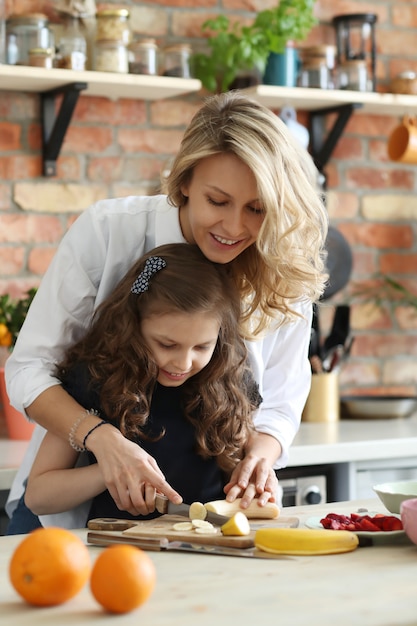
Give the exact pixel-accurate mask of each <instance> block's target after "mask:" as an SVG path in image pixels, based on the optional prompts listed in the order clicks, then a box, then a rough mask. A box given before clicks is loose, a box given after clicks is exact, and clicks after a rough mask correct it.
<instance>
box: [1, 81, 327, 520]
mask: <svg viewBox="0 0 417 626" xmlns="http://www.w3.org/2000/svg"><path fill="white" fill-rule="evenodd" d="M316 180H317V171H316V170H315V168H314V167H313V164H312V160H311V158H310V156H309V155H308V154H307V152H306V151H304V149H303V148H301V147H300V145H299V144H298V143H297V142H296V140H294V139H293V138H292V136H291V134H290V133H289V131H288V129H287V128H286V126H285V124H284V123H283V122H282V121H281V120H280V119H279V118H278V117H277V116H276V115H275V114H274V113H272V112H271V111H270V110H269V109H267V108H266V107H264V106H262V105H260V104H259V103H257V102H255V101H253V100H251V99H249V98H246V97H244V96H242V95H240V94H239V93H238V92H228V93H224V94H220V95H217V96H213V97H211V98H210V99H208V100H207V102H206V103H205V104H204V105H203V106H202V107H201V109H200V110H199V111H198V112H197V113H196V115H195V116H194V118H193V119H192V121H191V123H190V125H189V127H188V129H187V130H186V132H185V134H184V138H183V141H182V143H181V146H180V149H179V151H178V154H177V155H176V158H175V160H174V163H173V166H172V169H171V172H170V174H169V176H168V179H167V181H166V190H167V195H158V196H152V197H137V196H135V197H128V198H119V199H113V200H104V201H100V202H98V203H97V204H96V205H94V206H92V207H91V208H90V209H88V210H86V211H85V212H84V213H83V214H82V215H81V216H80V217H79V218H78V219H77V220H76V222H75V223H74V225H73V226H72V227H71V228H70V230H69V231H68V233H67V234H66V235H65V237H64V238H63V240H62V242H61V244H60V246H59V249H58V251H57V254H56V255H55V258H54V260H53V261H52V263H51V265H50V267H49V268H48V271H47V272H46V274H45V276H44V278H43V280H42V283H41V285H40V288H39V290H38V292H37V294H36V297H35V299H34V301H33V303H32V306H31V310H30V311H29V315H28V317H27V318H26V321H25V324H24V325H23V327H22V330H21V332H20V334H19V339H18V341H17V343H16V346H15V348H14V350H13V354H12V355H11V357H10V358H9V359H8V361H7V363H6V378H7V387H8V393H9V396H10V397H11V401H12V403H13V405H14V406H16V408H18V409H20V410H22V411H25V412H26V414H27V415H28V416H29V417H30V418H31V419H33V420H34V421H36V422H37V423H38V424H40V425H41V426H43V427H44V428H46V429H47V430H49V431H51V432H53V433H54V434H55V435H57V436H58V437H61V438H62V439H64V440H67V441H68V437H69V433H70V432H71V430H72V428H73V424H74V423H75V422H76V420H77V419H78V417H79V415H80V413H81V412H82V410H83V407H82V405H80V404H79V403H77V402H76V401H75V400H74V399H73V398H71V397H70V396H69V395H68V394H67V393H66V392H65V390H64V389H63V387H62V385H61V383H60V381H59V379H57V377H56V375H55V368H54V365H55V363H56V362H58V361H60V360H61V359H62V358H63V353H64V350H66V349H67V348H68V346H70V345H71V344H72V343H74V342H76V341H77V340H79V339H80V338H81V337H82V336H83V335H84V334H85V331H86V328H87V327H88V324H89V320H90V319H91V316H92V314H93V311H94V310H95V309H96V308H97V307H98V306H99V305H100V303H101V302H103V300H104V299H105V298H106V297H107V296H108V295H109V294H110V293H111V292H112V290H113V289H114V287H115V285H116V283H117V282H118V280H119V279H120V277H121V276H123V275H124V273H125V272H126V270H127V269H128V268H129V267H130V266H131V265H132V264H133V263H134V261H135V260H136V259H137V258H138V256H140V255H141V254H143V253H144V252H146V251H149V250H151V249H152V248H154V247H155V246H158V245H161V244H164V243H171V242H184V243H189V244H190V243H195V244H196V245H198V247H199V248H200V250H201V251H202V252H203V254H204V255H205V256H206V257H207V258H208V259H210V260H211V261H214V262H217V263H221V264H227V265H228V266H229V269H230V272H231V274H232V277H233V280H234V282H235V284H236V285H237V287H238V289H239V292H240V296H241V302H242V307H243V318H242V332H244V333H245V337H247V347H248V350H249V358H250V362H251V367H252V371H253V374H254V377H255V379H256V381H257V383H258V384H259V388H260V393H261V396H262V397H263V403H262V405H261V406H260V408H259V410H258V411H257V412H256V413H255V415H254V424H255V427H256V433H255V435H253V437H252V438H251V445H250V446H248V447H247V448H246V450H245V456H244V458H243V459H242V461H241V462H240V463H238V464H237V466H236V468H235V470H234V471H233V472H232V476H231V480H230V483H229V485H228V486H227V487H226V490H227V499H228V500H230V501H233V500H234V499H235V498H237V497H242V503H241V506H242V508H245V507H246V506H248V505H249V504H250V502H251V501H252V499H253V498H254V497H258V496H259V495H262V494H263V493H264V492H266V493H273V494H274V492H275V489H276V478H275V473H274V472H273V471H272V468H273V467H274V468H280V467H284V466H285V465H286V462H287V459H288V449H289V446H290V445H291V442H292V440H293V438H294V436H295V434H296V432H297V429H298V427H299V423H300V419H301V412H302V409H303V407H304V404H305V400H306V398H307V395H308V391H309V388H310V380H311V370H310V364H309V361H308V344H309V340H310V329H311V310H312V305H311V303H312V302H313V301H314V300H316V299H317V298H318V297H319V296H320V294H321V293H322V291H323V288H324V284H325V282H326V275H325V273H324V271H323V269H324V261H323V248H324V243H325V238H326V233H327V215H326V212H325V208H324V206H323V203H322V199H321V195H320V192H319V189H318V188H317V185H316ZM51 303H53V314H51ZM84 408H85V407H84ZM97 421H98V418H97V417H94V416H93V415H90V416H89V417H88V418H87V419H85V420H84V421H83V423H82V424H81V425H80V426H79V428H78V429H77V433H76V436H75V441H76V443H77V444H78V445H80V443H82V440H83V437H84V436H85V435H86V433H87V432H88V431H89V430H90V429H91V428H92V427H93V426H94V424H95V423H97ZM43 433H44V431H43V430H42V429H39V428H36V429H35V434H34V436H33V438H32V440H33V441H32V442H31V445H30V447H29V450H28V453H27V455H26V457H25V460H24V462H23V464H22V466H21V468H20V470H19V472H18V474H17V477H16V479H15V482H14V485H13V487H12V489H11V492H10V496H9V500H8V503H7V511H8V513H9V515H10V514H11V513H12V511H13V510H14V509H15V508H16V506H17V504H18V502H19V501H20V504H22V494H23V492H24V483H25V480H26V477H27V475H28V472H29V469H30V466H31V463H32V461H33V458H34V455H35V454H36V449H37V446H38V444H39V440H40V439H41V437H42V436H43ZM89 447H90V449H91V451H92V452H93V453H94V455H95V457H96V458H97V462H98V464H99V466H100V468H101V471H102V473H103V477H104V481H105V483H106V486H107V488H108V489H109V491H110V493H111V495H112V497H113V499H114V500H115V502H116V503H117V505H118V507H119V508H120V509H121V510H125V511H129V512H131V513H132V514H138V513H145V512H146V506H145V503H144V500H143V497H142V494H141V492H140V491H139V490H138V489H137V488H136V485H138V484H143V483H144V482H148V483H150V484H152V485H153V486H154V487H155V488H157V489H158V490H159V491H162V493H164V494H165V495H166V496H167V497H168V498H170V499H171V500H173V501H175V499H176V497H177V496H176V493H175V490H172V489H171V488H170V486H169V485H168V484H167V483H163V482H162V481H161V480H160V477H159V476H158V475H157V474H156V473H155V472H154V471H153V469H152V467H150V466H149V465H144V464H143V463H142V458H141V449H140V447H139V446H137V445H134V444H132V442H130V441H129V440H128V439H127V438H125V437H123V436H122V435H120V433H117V432H116V429H111V428H98V429H96V430H95V431H94V432H93V433H92V434H91V435H90V437H89ZM272 497H273V496H272ZM19 511H20V510H19V509H18V510H17V518H15V519H17V520H18V514H19ZM23 514H24V510H23ZM12 521H13V520H12ZM54 522H55V523H57V520H56V519H55V520H54ZM59 523H60V524H61V525H62V526H67V527H72V526H74V525H75V526H78V525H82V523H83V522H82V520H81V519H75V518H70V517H68V516H63V517H62V518H61V519H60V521H59ZM17 525H18V522H17ZM15 528H16V526H15Z"/></svg>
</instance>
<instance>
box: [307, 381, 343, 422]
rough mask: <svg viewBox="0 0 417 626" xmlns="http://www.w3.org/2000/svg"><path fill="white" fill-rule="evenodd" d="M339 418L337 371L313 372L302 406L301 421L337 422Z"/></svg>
mask: <svg viewBox="0 0 417 626" xmlns="http://www.w3.org/2000/svg"><path fill="white" fill-rule="evenodd" d="M339 418H340V393H339V376H338V374H337V372H323V373H322V374H313V375H312V377H311V388H310V393H309V395H308V398H307V402H306V405H305V407H304V411H303V415H302V420H303V422H337V421H338V420H339Z"/></svg>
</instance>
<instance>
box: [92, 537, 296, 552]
mask: <svg viewBox="0 0 417 626" xmlns="http://www.w3.org/2000/svg"><path fill="white" fill-rule="evenodd" d="M87 542H88V543H90V544H93V545H98V546H107V545H113V544H117V543H129V544H130V545H134V546H137V547H138V548H142V550H147V551H158V552H160V551H164V550H174V551H176V552H193V553H196V554H212V555H217V556H234V557H236V556H240V557H247V558H251V559H291V558H294V557H290V556H284V555H280V554H271V553H269V552H262V550H258V549H257V548H255V547H253V548H233V547H227V546H214V545H203V544H197V543H195V542H194V541H193V542H188V541H168V539H166V538H165V537H163V538H160V539H158V538H156V539H149V538H148V539H143V538H141V537H126V536H124V535H120V534H119V533H106V532H89V533H87Z"/></svg>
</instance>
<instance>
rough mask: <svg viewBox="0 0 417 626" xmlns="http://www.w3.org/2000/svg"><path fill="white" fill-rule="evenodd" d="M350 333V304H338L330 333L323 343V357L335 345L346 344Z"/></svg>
mask: <svg viewBox="0 0 417 626" xmlns="http://www.w3.org/2000/svg"><path fill="white" fill-rule="evenodd" d="M349 333H350V306H349V305H348V304H338V305H337V306H336V308H335V311H334V316H333V322H332V327H331V329H330V333H329V334H328V336H327V337H326V339H325V340H324V343H323V358H325V357H326V355H327V354H328V352H329V350H331V348H334V347H335V346H338V345H340V346H344V344H345V342H346V340H347V338H348V336H349Z"/></svg>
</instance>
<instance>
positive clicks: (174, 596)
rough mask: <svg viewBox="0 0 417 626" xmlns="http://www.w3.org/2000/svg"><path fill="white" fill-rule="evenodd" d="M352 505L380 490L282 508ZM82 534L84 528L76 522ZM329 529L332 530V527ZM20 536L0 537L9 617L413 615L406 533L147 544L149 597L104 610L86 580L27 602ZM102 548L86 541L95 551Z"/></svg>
mask: <svg viewBox="0 0 417 626" xmlns="http://www.w3.org/2000/svg"><path fill="white" fill-rule="evenodd" d="M359 506H366V507H367V508H368V509H369V510H371V511H381V512H386V511H385V510H384V507H383V506H382V504H381V503H380V501H379V500H370V501H365V502H364V501H358V502H349V503H338V504H337V505H335V504H328V505H324V506H323V505H318V506H309V507H293V508H291V509H286V514H287V513H288V514H291V515H297V516H299V517H300V521H301V523H303V521H305V519H306V517H307V516H311V515H314V516H316V515H320V516H321V515H325V514H326V513H328V512H331V511H332V512H342V513H350V512H353V511H355V510H357V508H358V507H359ZM76 532H77V534H79V535H80V536H81V537H82V538H83V539H85V537H86V531H85V530H82V531H81V530H80V531H76ZM335 532H336V531H335ZM21 539H22V537H21V536H14V537H0V606H1V614H2V620H4V623H7V624H8V626H20V624H22V623H25V622H26V621H30V623H31V624H32V625H33V626H37V625H38V624H39V625H41V624H46V623H48V624H77V626H86V625H87V624H88V625H89V624H92V623H94V624H95V625H96V626H101V625H107V626H108V625H109V624H110V621H109V620H111V624H112V625H114V626H118V625H119V624H124V625H125V626H130V625H132V626H133V625H135V626H136V625H137V624H138V623H140V624H141V626H178V624H181V626H195V625H196V624H198V626H213V624H218V625H219V626H226V625H229V624H230V623H236V624H239V626H253V624H256V623H261V622H262V621H264V622H265V623H275V622H276V623H279V624H282V625H283V626H290V625H294V626H316V625H317V626H319V625H320V626H321V625H322V624H332V625H335V626H352V624H355V626H402V625H404V626H406V625H407V626H410V625H411V624H416V616H417V594H416V589H415V581H416V580H417V546H415V545H413V544H411V543H404V544H397V545H378V546H372V547H366V548H362V547H361V548H357V549H356V550H354V551H353V552H349V553H344V554H337V555H326V556H300V557H281V558H279V559H277V560H275V559H274V560H260V559H256V560H255V559H254V560H252V559H245V558H236V557H226V556H212V555H200V554H183V553H173V552H158V553H156V552H149V555H150V556H151V558H152V560H153V561H154V563H155V565H156V569H157V584H156V588H155V591H154V593H153V595H152V596H151V598H150V599H149V600H148V602H147V603H146V604H145V605H143V607H141V608H139V609H138V610H136V611H134V612H132V613H129V614H126V615H124V616H112V617H109V615H107V614H106V613H104V612H103V611H102V609H101V608H100V607H99V605H98V604H97V603H96V602H95V600H94V599H93V597H92V595H91V593H90V591H89V588H88V586H86V587H85V588H84V589H83V590H82V591H81V593H80V594H79V595H78V596H76V597H75V598H73V599H72V600H70V601H69V602H68V603H66V604H64V605H61V606H58V607H52V608H47V609H42V608H31V607H29V606H28V605H27V604H25V603H24V602H23V601H22V600H21V599H20V598H19V596H18V595H17V594H16V592H15V591H14V589H13V588H12V587H11V585H10V582H9V579H8V571H7V569H8V563H9V560H10V557H11V554H12V552H13V550H14V548H15V547H16V546H17V545H18V543H19V542H20V541H21ZM102 549H103V548H99V547H94V546H90V548H89V550H90V553H91V555H92V558H93V559H94V558H95V557H96V556H97V554H98V553H99V552H100V551H101V550H102Z"/></svg>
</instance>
